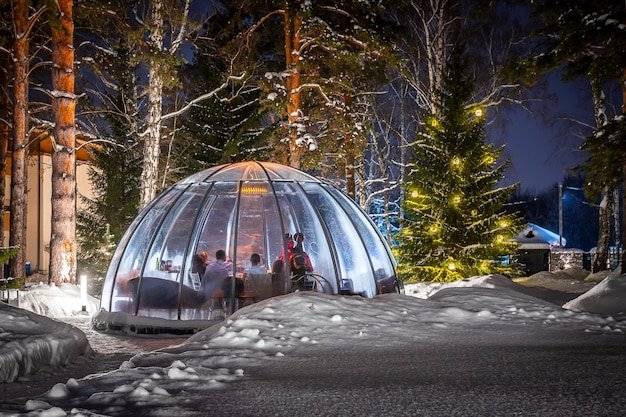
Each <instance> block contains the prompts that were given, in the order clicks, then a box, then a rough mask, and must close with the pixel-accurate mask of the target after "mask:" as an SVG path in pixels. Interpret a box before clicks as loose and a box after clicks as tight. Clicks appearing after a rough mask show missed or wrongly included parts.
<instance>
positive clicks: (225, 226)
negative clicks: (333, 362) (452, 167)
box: [100, 162, 402, 321]
mask: <svg viewBox="0 0 626 417" xmlns="http://www.w3.org/2000/svg"><path fill="white" fill-rule="evenodd" d="M296 233H302V234H303V236H304V239H303V241H302V244H301V247H302V248H303V249H304V251H305V252H306V253H307V254H308V257H309V258H310V261H311V262H310V264H311V266H312V271H309V273H308V274H307V277H306V279H308V280H309V281H310V282H312V284H311V285H307V286H305V287H303V286H298V285H294V280H293V272H294V271H293V270H292V269H293V268H291V264H290V262H288V259H289V255H287V256H285V254H290V253H291V252H292V250H293V249H292V247H293V244H294V243H293V242H292V241H291V240H290V238H289V235H292V236H293V235H295V234H296ZM219 250H223V251H225V253H226V257H227V259H226V263H227V268H228V270H229V274H228V275H229V277H230V278H229V279H230V280H231V281H232V288H233V289H235V287H236V285H238V284H237V282H238V281H237V280H241V281H239V282H242V283H244V284H245V285H243V290H242V291H240V292H239V293H238V292H237V291H235V292H231V295H230V296H228V295H226V296H225V297H224V298H226V300H225V301H223V304H220V306H221V307H224V305H226V307H225V308H226V309H228V310H229V312H232V311H234V310H235V309H237V308H240V307H241V306H243V305H245V304H247V303H250V302H258V301H261V300H263V299H266V298H270V297H273V296H277V295H282V294H285V293H289V292H292V291H294V290H296V289H297V290H313V291H320V292H325V293H328V294H357V295H360V296H364V297H373V296H374V295H376V294H381V293H387V292H396V291H399V290H400V288H402V283H401V282H400V281H399V280H398V278H397V273H396V264H395V260H394V258H393V255H392V253H391V250H390V249H389V247H388V245H387V243H386V242H385V240H384V239H383V238H382V236H381V235H380V233H379V232H378V230H377V229H376V227H375V225H374V224H373V223H372V221H371V220H370V219H369V217H368V216H367V214H365V212H363V211H362V210H361V208H360V207H359V206H358V205H357V204H355V203H354V202H353V201H352V200H351V199H350V198H348V197H347V196H346V195H345V194H344V193H342V192H341V191H339V190H338V189H337V188H335V187H334V186H332V185H330V184H327V183H325V182H323V181H320V180H318V179H316V178H315V177H313V176H310V175H308V174H306V173H304V172H301V171H299V170H296V169H293V168H290V167H287V166H284V165H280V164H275V163H269V162H240V163H234V164H227V165H220V166H216V167H213V168H210V169H207V170H204V171H201V172H198V173H196V174H194V175H191V176H189V177H188V178H186V179H184V180H181V181H179V182H178V183H176V184H174V185H173V186H171V187H170V188H168V189H166V190H165V191H164V192H163V193H161V194H160V195H159V196H158V197H157V198H155V199H154V200H153V201H152V202H151V203H150V204H149V205H148V206H147V207H146V208H145V209H144V210H142V211H141V213H139V215H138V216H137V218H136V219H135V220H134V221H133V223H132V224H131V225H130V227H129V228H128V230H127V231H126V233H125V235H124V237H123V238H122V239H121V241H120V242H119V245H118V246H117V249H116V251H115V253H114V255H113V257H112V259H111V262H110V265H109V269H108V272H107V276H106V279H105V283H104V286H103V290H102V298H101V300H102V301H101V310H102V311H101V313H100V315H101V320H104V321H106V320H107V319H106V318H104V319H102V317H105V316H106V313H124V314H128V315H132V316H137V317H154V318H161V319H166V320H212V319H213V318H215V317H212V316H211V314H212V313H214V311H213V310H215V309H216V308H215V303H216V302H215V300H214V299H209V298H219V297H199V296H198V293H199V292H202V289H201V287H200V286H201V283H200V282H199V279H202V276H201V275H202V274H194V272H195V270H194V269H193V266H192V257H193V256H194V254H200V253H202V252H204V253H206V254H208V261H207V264H209V265H211V264H212V263H214V262H215V261H216V253H217V251H219ZM252 254H258V255H259V257H260V260H261V262H260V264H259V265H258V266H257V267H256V268H254V269H253V270H254V273H249V271H250V270H251V269H250V268H251V266H252V265H251V262H250V258H251V255H252ZM276 260H285V262H284V264H283V266H284V269H283V272H282V273H281V274H280V275H278V274H277V273H276V271H273V266H274V265H275V264H276ZM273 272H274V273H273ZM199 275H200V276H199ZM237 288H238V287H237ZM225 289H226V292H229V291H228V289H227V288H225ZM219 295H222V294H218V296H219ZM229 298H230V300H228V299H229ZM236 298H238V299H236ZM229 301H230V302H229ZM219 302H220V303H221V302H222V300H219ZM109 317H110V316H109Z"/></svg>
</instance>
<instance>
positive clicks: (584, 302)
mask: <svg viewBox="0 0 626 417" xmlns="http://www.w3.org/2000/svg"><path fill="white" fill-rule="evenodd" d="M563 308H566V309H569V310H575V311H588V312H590V313H597V314H606V315H609V316H626V275H619V276H609V277H607V278H605V279H604V280H603V281H602V282H600V283H599V284H598V285H596V286H595V287H594V288H592V289H591V290H589V291H587V292H586V293H584V294H582V295H580V296H579V297H577V298H575V299H573V300H572V301H569V302H567V303H565V304H564V305H563Z"/></svg>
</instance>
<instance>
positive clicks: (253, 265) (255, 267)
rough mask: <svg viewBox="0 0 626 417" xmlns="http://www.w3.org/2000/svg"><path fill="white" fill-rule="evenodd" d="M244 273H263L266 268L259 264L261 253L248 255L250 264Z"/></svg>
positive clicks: (265, 271)
mask: <svg viewBox="0 0 626 417" xmlns="http://www.w3.org/2000/svg"><path fill="white" fill-rule="evenodd" d="M244 273H245V274H265V273H267V269H265V267H262V266H261V255H259V254H258V253H253V254H252V255H250V266H249V267H248V268H246V269H245V271H244Z"/></svg>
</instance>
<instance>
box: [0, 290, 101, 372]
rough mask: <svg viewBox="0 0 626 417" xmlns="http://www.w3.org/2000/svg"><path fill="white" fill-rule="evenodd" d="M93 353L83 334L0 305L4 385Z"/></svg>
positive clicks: (0, 342) (0, 348)
mask: <svg viewBox="0 0 626 417" xmlns="http://www.w3.org/2000/svg"><path fill="white" fill-rule="evenodd" d="M89 352H91V348H90V346H89V343H88V342H87V338H86V337H85V334H84V333H83V332H82V331H80V330H78V329H76V328H74V327H72V326H70V325H69V324H66V323H62V322H59V321H56V320H53V319H50V318H47V317H42V316H40V315H38V314H35V313H33V312H30V311H27V310H23V309H20V308H16V307H13V306H9V305H8V304H5V303H2V302H0V382H7V381H8V382H10V381H14V380H16V379H17V378H18V377H19V376H21V375H27V374H30V373H31V372H34V371H36V370H37V369H40V368H42V367H45V366H58V365H65V364H67V363H70V362H71V361H73V360H74V359H75V358H76V357H77V356H79V355H84V354H86V353H89Z"/></svg>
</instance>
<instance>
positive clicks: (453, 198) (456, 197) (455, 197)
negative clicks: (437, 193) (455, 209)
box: [452, 195, 461, 204]
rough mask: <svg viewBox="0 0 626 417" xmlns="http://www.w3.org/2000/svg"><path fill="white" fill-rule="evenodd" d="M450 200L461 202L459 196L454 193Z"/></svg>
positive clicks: (456, 202) (455, 202)
mask: <svg viewBox="0 0 626 417" xmlns="http://www.w3.org/2000/svg"><path fill="white" fill-rule="evenodd" d="M452 201H453V202H454V204H459V203H460V202H461V197H460V196H458V195H455V196H454V197H452Z"/></svg>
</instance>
